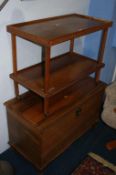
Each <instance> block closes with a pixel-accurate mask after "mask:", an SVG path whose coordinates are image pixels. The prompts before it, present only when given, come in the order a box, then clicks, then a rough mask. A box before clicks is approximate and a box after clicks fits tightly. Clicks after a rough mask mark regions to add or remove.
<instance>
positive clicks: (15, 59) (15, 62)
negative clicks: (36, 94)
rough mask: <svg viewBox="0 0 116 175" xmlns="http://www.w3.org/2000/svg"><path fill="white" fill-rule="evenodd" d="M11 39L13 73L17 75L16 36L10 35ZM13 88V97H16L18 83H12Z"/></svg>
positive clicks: (17, 94)
mask: <svg viewBox="0 0 116 175" xmlns="http://www.w3.org/2000/svg"><path fill="white" fill-rule="evenodd" d="M11 37H12V59H13V60H12V62H13V73H15V74H16V73H17V49H16V36H15V35H14V34H12V35H11ZM14 88H15V95H16V97H18V96H19V87H18V83H17V82H16V81H14Z"/></svg>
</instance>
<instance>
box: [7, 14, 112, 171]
mask: <svg viewBox="0 0 116 175" xmlns="http://www.w3.org/2000/svg"><path fill="white" fill-rule="evenodd" d="M111 25H112V22H110V21H105V20H101V19H96V18H93V17H89V16H84V15H79V14H69V15H64V16H57V17H51V18H46V19H40V20H35V21H29V22H24V23H19V24H13V25H9V26H7V30H8V32H10V33H11V38H12V53H13V73H12V74H10V77H11V78H12V79H13V80H14V87H15V94H16V97H15V98H14V99H11V100H9V101H7V102H6V103H5V105H6V109H7V114H8V115H7V116H8V127H9V144H10V145H11V146H12V147H13V148H15V149H16V150H17V151H18V152H19V153H21V154H22V155H23V156H24V157H26V158H27V159H28V160H30V161H31V162H32V163H33V164H34V165H35V166H36V167H37V168H38V169H39V170H42V169H43V168H45V167H46V166H47V165H48V163H49V162H50V161H52V160H53V159H54V158H56V157H57V156H58V155H59V154H60V153H62V152H63V151H64V150H65V149H66V148H67V147H68V146H70V144H71V143H73V142H74V141H75V140H76V139H77V138H79V137H80V136H81V135H82V134H83V133H84V132H86V131H87V130H88V129H89V128H90V127H91V126H92V125H93V124H95V122H96V121H97V120H98V119H99V113H100V107H101V102H102V96H103V94H104V89H105V87H106V85H105V83H103V82H101V81H99V76H100V70H101V68H102V67H103V66H104V64H103V62H102V60H103V53H104V48H105V42H106V37H107V31H108V28H109V27H110V26H111ZM97 31H102V35H101V44H100V48H99V53H98V58H97V59H96V60H93V59H92V58H89V57H87V56H84V55H80V54H79V53H76V52H74V39H75V38H78V37H80V36H84V35H87V34H90V33H93V32H97ZM17 36H18V37H21V38H23V39H25V40H28V41H31V42H32V44H33V43H36V44H38V45H40V46H41V47H42V61H41V63H38V64H36V65H32V66H30V67H26V68H24V69H22V70H18V67H17V49H16V48H17V46H16V44H17V43H16V37H17ZM65 41H70V48H69V51H68V52H67V53H65V54H62V55H60V56H56V57H54V58H53V59H51V58H50V55H51V47H52V46H53V45H56V44H59V43H62V42H65ZM92 73H95V77H94V78H92V77H91V76H90V74H92ZM19 84H20V85H22V86H24V87H26V88H27V89H28V91H27V92H26V93H24V94H21V95H20V94H19V87H18V86H19Z"/></svg>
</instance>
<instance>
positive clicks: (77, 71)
mask: <svg viewBox="0 0 116 175" xmlns="http://www.w3.org/2000/svg"><path fill="white" fill-rule="evenodd" d="M111 25H112V22H111V21H106V20H101V19H97V18H93V17H89V16H84V15H79V14H68V15H63V16H57V17H51V18H46V19H40V20H35V21H29V22H24V23H19V24H14V25H9V26H7V30H8V31H9V32H11V34H12V41H13V42H12V50H13V67H14V70H16V71H14V70H13V74H11V75H10V77H11V78H12V79H13V80H14V82H15V83H14V86H15V94H16V96H18V94H19V89H18V83H19V84H21V85H23V86H24V87H26V88H27V89H29V90H32V91H33V92H35V93H37V94H38V95H40V96H41V97H43V98H44V101H43V103H44V106H43V108H44V114H45V115H46V116H48V115H50V114H51V112H50V108H49V106H50V99H49V98H51V96H53V95H55V94H57V93H60V92H61V91H63V90H65V89H66V88H68V87H70V86H72V85H73V84H74V83H76V82H78V81H79V80H81V79H83V78H85V77H86V76H88V75H89V74H91V73H94V72H95V73H96V76H95V79H96V82H98V81H99V78H100V70H101V68H102V67H103V66H104V64H103V63H102V61H103V53H104V48H105V41H106V36H107V30H108V28H109V27H110V26H111ZM99 30H101V31H102V33H103V34H102V38H101V47H100V49H99V54H98V59H97V60H96V61H95V60H93V59H91V58H88V57H86V56H83V55H79V54H78V53H74V39H75V38H76V37H80V36H83V35H87V34H89V33H93V32H96V31H99ZM16 36H19V37H22V38H25V39H27V40H29V41H32V42H35V43H37V44H40V45H41V46H42V62H41V63H40V64H38V65H34V66H31V67H29V68H25V69H23V70H17V65H16V64H17V58H16ZM68 40H69V41H70V48H69V52H68V53H66V54H63V55H61V56H57V57H55V58H54V59H52V60H51V59H50V55H51V46H53V45H55V44H58V43H61V42H63V41H68ZM63 75H67V76H63Z"/></svg>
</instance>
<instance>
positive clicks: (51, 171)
mask: <svg viewBox="0 0 116 175" xmlns="http://www.w3.org/2000/svg"><path fill="white" fill-rule="evenodd" d="M114 138H115V139H116V131H115V130H113V129H111V128H110V127H108V126H106V125H105V124H104V123H102V122H99V123H98V124H97V125H96V127H94V128H92V129H91V130H89V131H88V132H87V133H86V134H85V135H84V136H82V137H81V138H80V139H78V140H77V141H75V142H74V143H73V144H72V145H71V146H70V147H69V148H68V149H67V150H66V151H65V152H64V153H63V154H62V155H60V156H59V157H58V158H57V159H56V160H54V161H53V162H51V163H50V164H49V166H48V167H47V168H46V169H45V171H44V175H70V174H71V172H72V171H73V170H74V169H75V168H76V167H77V165H78V164H79V163H80V162H81V161H82V160H83V159H84V157H85V156H86V155H87V153H88V152H95V153H97V154H99V155H101V156H102V157H103V158H104V159H107V160H108V161H109V162H111V163H114V164H116V156H115V155H116V150H113V151H108V150H107V149H106V148H105V144H106V142H107V141H109V140H111V139H114ZM0 159H1V160H8V161H9V162H10V163H11V164H12V165H13V167H14V168H15V172H16V175H37V171H36V169H35V168H34V166H33V165H32V164H31V163H29V162H27V161H26V160H25V159H24V158H23V157H22V156H21V155H19V154H17V153H16V152H15V151H14V150H12V149H8V150H7V151H5V152H4V153H2V154H1V155H0Z"/></svg>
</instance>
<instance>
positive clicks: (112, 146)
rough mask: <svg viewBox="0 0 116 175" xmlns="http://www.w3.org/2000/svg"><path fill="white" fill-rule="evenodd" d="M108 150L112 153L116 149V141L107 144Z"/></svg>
mask: <svg viewBox="0 0 116 175" xmlns="http://www.w3.org/2000/svg"><path fill="white" fill-rule="evenodd" d="M106 148H107V149H108V150H109V151H111V150H113V149H116V140H111V141H110V142H108V143H107V144H106Z"/></svg>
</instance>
